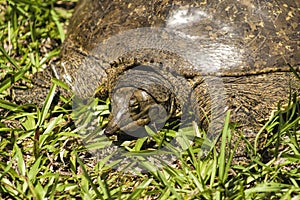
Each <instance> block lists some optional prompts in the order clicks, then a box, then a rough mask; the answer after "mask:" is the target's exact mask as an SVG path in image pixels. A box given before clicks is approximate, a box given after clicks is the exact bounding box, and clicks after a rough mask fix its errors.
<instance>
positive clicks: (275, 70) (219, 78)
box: [31, 0, 300, 137]
mask: <svg viewBox="0 0 300 200" xmlns="http://www.w3.org/2000/svg"><path fill="white" fill-rule="evenodd" d="M299 11H300V2H299V1H298V0H296V1H295V0H277V1H260V0H250V1H248V0H240V1H236V0H226V1H218V0H212V1H206V0H159V1H158V0H147V1H145V0H136V1H125V0H82V1H80V2H79V3H78V5H77V8H76V9H75V12H74V15H73V17H72V19H71V21H70V25H69V29H68V36H67V39H66V41H65V42H64V45H63V48H62V53H61V64H60V65H57V66H55V68H52V69H51V70H48V71H46V72H44V73H43V74H42V75H41V74H40V75H38V76H37V77H38V78H36V80H38V81H43V82H47V80H49V78H46V76H45V74H51V75H49V76H48V77H53V76H54V77H56V78H60V79H61V80H63V81H64V82H66V83H67V84H68V85H69V86H70V87H71V88H72V89H73V91H74V92H75V93H76V94H77V95H79V96H81V97H88V96H92V95H93V94H94V93H95V91H97V95H98V96H100V97H101V98H105V97H107V96H109V97H110V98H111V103H112V112H111V116H110V122H109V124H108V126H107V128H106V131H105V133H106V134H112V133H114V132H115V131H117V130H120V129H121V130H122V131H125V132H129V133H132V132H134V134H135V136H137V135H136V130H137V128H139V127H141V126H143V125H145V124H150V125H152V126H153V127H158V128H160V127H161V126H162V125H163V124H164V122H165V121H166V120H168V119H170V118H172V117H174V116H181V120H182V122H184V123H185V122H187V121H191V120H190V119H192V120H194V119H193V118H190V113H191V112H192V113H194V114H195V115H196V119H195V120H196V121H198V122H199V125H200V126H201V127H203V128H204V129H207V130H208V131H210V132H211V133H212V134H214V133H215V132H218V131H219V129H220V128H221V127H222V123H223V120H224V113H225V112H226V111H227V110H229V109H230V110H231V121H232V122H236V123H237V125H238V127H239V128H240V130H243V131H244V132H245V134H246V136H249V137H255V135H254V133H255V131H256V130H257V129H258V128H260V127H261V125H262V123H263V121H264V120H266V119H267V118H268V116H269V114H270V113H271V111H272V110H273V109H275V108H276V106H277V103H278V102H280V101H282V100H287V99H288V96H289V94H290V92H291V91H295V90H296V87H295V78H294V75H293V74H292V73H291V71H290V67H289V65H288V64H290V65H291V66H293V67H294V68H295V69H296V70H298V71H299V69H300V66H299V64H300V25H299V22H300V12H299ZM50 71H51V73H49V72H50ZM40 77H42V78H40ZM45 80H46V81H45ZM37 87H38V86H37ZM38 93H39V95H36V96H35V97H36V99H32V98H31V99H32V102H37V101H40V96H44V93H41V92H38ZM31 96H32V95H31Z"/></svg>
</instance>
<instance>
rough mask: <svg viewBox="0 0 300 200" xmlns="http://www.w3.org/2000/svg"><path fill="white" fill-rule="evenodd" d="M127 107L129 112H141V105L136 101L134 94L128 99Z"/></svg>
mask: <svg viewBox="0 0 300 200" xmlns="http://www.w3.org/2000/svg"><path fill="white" fill-rule="evenodd" d="M128 107H129V111H130V112H131V113H135V114H137V113H139V112H141V105H140V103H139V102H138V99H137V98H135V97H134V96H133V97H132V98H131V99H130V101H129V106H128Z"/></svg>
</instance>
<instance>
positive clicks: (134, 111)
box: [105, 87, 172, 137]
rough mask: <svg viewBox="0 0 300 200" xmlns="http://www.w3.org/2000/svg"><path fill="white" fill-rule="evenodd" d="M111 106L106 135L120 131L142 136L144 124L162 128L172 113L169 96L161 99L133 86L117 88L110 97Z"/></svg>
mask: <svg viewBox="0 0 300 200" xmlns="http://www.w3.org/2000/svg"><path fill="white" fill-rule="evenodd" d="M111 106H112V110H111V114H110V117H109V122H108V125H107V127H106V129H105V134H106V135H112V134H113V133H115V132H117V131H121V132H125V133H126V134H128V135H131V136H133V137H144V136H146V135H147V134H146V132H145V130H144V126H145V125H155V127H156V128H162V127H163V125H164V123H165V121H167V120H168V119H169V117H170V115H171V114H172V109H171V107H172V105H171V104H170V98H169V97H168V98H164V99H162V98H161V96H159V97H158V96H157V97H155V96H153V94H152V95H151V94H150V93H149V92H148V91H145V90H142V89H137V88H133V87H121V88H118V89H117V90H116V91H115V92H114V94H113V95H112V97H111ZM161 126H162V127H161Z"/></svg>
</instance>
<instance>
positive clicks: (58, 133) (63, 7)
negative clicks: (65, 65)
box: [0, 0, 300, 199]
mask: <svg viewBox="0 0 300 200" xmlns="http://www.w3.org/2000/svg"><path fill="white" fill-rule="evenodd" d="M0 10H1V12H0V28H1V31H0V39H1V46H0V51H1V53H0V57H1V59H0V80H1V83H0V113H1V115H0V183H1V184H0V198H1V199H33V198H34V199H77V198H82V199H299V198H300V189H299V188H300V187H299V184H300V168H299V165H300V153H299V152H300V147H299V145H300V144H299V141H300V131H299V119H300V107H299V106H300V105H299V102H298V101H297V98H296V96H292V97H291V102H293V103H291V104H290V105H289V106H288V109H280V107H279V108H278V111H277V112H276V113H275V114H274V116H273V118H272V119H270V121H269V122H267V123H266V125H265V126H264V128H263V129H262V130H261V132H260V133H259V134H264V133H268V135H269V138H268V140H267V142H266V143H265V144H264V145H263V150H261V149H257V148H256V146H257V145H254V146H252V145H251V144H250V143H248V149H250V150H253V151H252V154H251V160H250V161H249V162H247V163H244V164H242V165H241V163H235V162H232V156H233V152H234V150H235V149H234V148H233V149H228V148H227V144H228V143H226V141H227V142H230V141H231V140H230V139H231V137H232V134H233V133H234V130H233V129H232V128H231V126H230V124H229V115H230V113H228V114H227V119H226V123H225V126H224V129H223V132H222V135H221V138H220V139H221V145H220V149H219V153H217V150H216V149H215V148H212V149H210V150H209V151H207V152H205V153H204V152H203V151H201V145H202V142H203V140H202V139H201V138H196V139H195V144H194V145H193V146H190V145H188V148H187V150H186V151H184V152H181V153H180V154H178V160H177V161H176V163H173V165H170V166H165V167H164V168H163V169H161V170H156V171H155V170H154V171H152V170H151V169H153V167H154V166H153V164H151V163H144V164H145V167H146V168H148V169H149V172H147V173H138V172H137V173H135V174H134V173H122V172H119V171H117V170H114V168H115V166H116V165H117V163H116V162H117V161H116V162H112V163H109V164H107V163H105V161H106V160H107V159H108V157H109V155H108V156H105V157H104V158H103V159H101V160H98V161H97V160H95V158H94V157H93V156H92V155H91V154H90V153H88V152H87V149H86V147H87V146H86V145H84V144H83V143H82V142H83V137H84V135H82V134H78V129H77V127H76V126H75V125H74V122H73V121H72V120H71V118H72V117H73V113H72V112H71V109H70V108H71V106H70V105H69V104H70V103H68V101H67V103H66V105H63V106H61V105H56V106H50V105H51V102H52V101H53V97H54V90H55V87H58V86H59V84H60V83H59V82H58V81H57V80H54V81H53V82H54V84H53V86H52V88H51V89H50V90H49V94H48V96H47V98H46V101H45V103H44V106H43V107H42V108H41V109H39V108H35V109H28V105H27V106H25V105H16V104H14V103H12V101H11V93H10V92H11V88H12V87H13V86H15V87H24V86H22V84H19V83H20V82H21V83H22V82H25V83H30V77H31V75H32V74H34V73H36V72H37V71H39V70H41V69H42V68H44V67H46V66H47V65H48V64H49V62H51V60H54V59H56V57H57V56H58V54H59V47H60V45H61V43H62V41H63V40H64V37H65V36H64V30H65V26H66V24H67V20H68V19H69V17H70V16H71V12H72V2H69V1H56V0H51V1H50V0H49V1H30V0H22V1H17V0H7V1H3V0H1V4H0ZM98 101H100V100H98V99H96V100H94V101H93V102H91V109H93V110H94V111H95V112H97V114H99V118H100V122H101V123H102V125H104V124H105V123H106V121H105V120H106V119H105V117H106V116H107V114H108V107H109V102H108V101H107V102H102V103H100V104H99V102H98ZM68 105H69V106H68ZM30 107H34V106H33V105H29V108H30ZM29 110H30V111H29ZM87 117H93V116H87ZM100 125H101V124H100ZM185 131H186V132H189V131H190V132H194V131H198V130H197V128H195V127H190V128H188V129H187V130H185ZM149 133H151V130H149ZM165 134H169V135H174V134H176V132H175V131H173V130H168V131H166V132H165ZM259 134H258V135H259ZM160 137H162V136H157V137H156V138H155V139H157V141H162V140H161V138H160ZM181 139H182V140H181V142H182V144H184V143H185V142H187V141H186V139H185V137H182V138H181ZM244 140H246V139H244ZM99 142H100V144H103V145H105V141H104V143H101V142H103V141H101V140H100V141H99ZM146 142H147V141H146V139H140V140H138V141H137V142H135V143H133V144H128V145H125V147H126V148H127V150H128V151H131V152H133V153H136V152H140V151H142V146H143V145H144V144H145V143H146ZM246 142H247V141H246ZM258 143H259V142H258V140H257V141H256V144H258ZM237 145H238V144H236V145H235V147H237ZM200 158H201V159H200Z"/></svg>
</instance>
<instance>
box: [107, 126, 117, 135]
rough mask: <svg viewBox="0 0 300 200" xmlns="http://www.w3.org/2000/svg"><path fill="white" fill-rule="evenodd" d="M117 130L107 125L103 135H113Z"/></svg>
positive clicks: (115, 127)
mask: <svg viewBox="0 0 300 200" xmlns="http://www.w3.org/2000/svg"><path fill="white" fill-rule="evenodd" d="M118 130H119V127H118V126H116V125H115V126H110V125H108V126H107V127H106V128H105V130H104V134H105V135H113V134H114V133H115V132H117V131H118Z"/></svg>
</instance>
